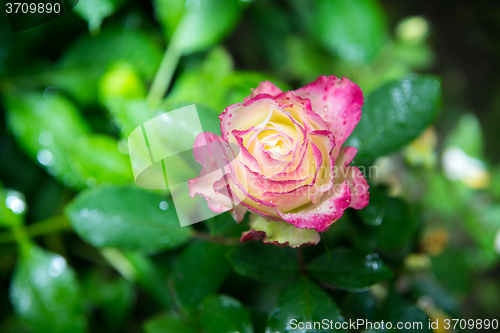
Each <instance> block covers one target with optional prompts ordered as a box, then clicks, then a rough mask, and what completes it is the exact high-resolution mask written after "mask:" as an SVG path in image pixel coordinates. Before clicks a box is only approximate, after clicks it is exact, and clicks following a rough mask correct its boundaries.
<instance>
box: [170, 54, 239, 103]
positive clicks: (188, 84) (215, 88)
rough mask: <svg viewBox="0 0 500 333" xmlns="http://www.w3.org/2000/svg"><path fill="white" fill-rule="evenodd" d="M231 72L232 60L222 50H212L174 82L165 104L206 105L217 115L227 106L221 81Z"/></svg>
mask: <svg viewBox="0 0 500 333" xmlns="http://www.w3.org/2000/svg"><path fill="white" fill-rule="evenodd" d="M232 71H233V59H232V58H231V55H230V54H229V53H228V52H227V51H226V50H225V49H223V48H221V47H217V48H214V49H213V50H212V51H211V52H210V53H209V54H208V56H207V57H206V59H204V61H203V62H202V63H201V64H200V66H197V67H194V68H192V69H190V70H188V71H186V72H184V73H182V74H181V75H180V76H179V78H178V79H177V80H176V81H175V84H174V86H173V87H172V91H171V92H170V93H169V95H168V97H167V99H166V102H168V103H182V102H192V103H197V104H204V105H207V106H209V107H211V108H213V109H215V110H218V113H220V112H222V111H223V110H224V108H225V107H226V106H227V105H225V103H226V94H227V87H225V86H224V85H223V84H222V81H223V79H224V78H225V77H226V76H227V75H229V74H230V73H231V72H232Z"/></svg>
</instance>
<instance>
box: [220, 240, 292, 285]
mask: <svg viewBox="0 0 500 333" xmlns="http://www.w3.org/2000/svg"><path fill="white" fill-rule="evenodd" d="M292 254H293V253H290V251H289V249H283V248H278V247H275V246H269V245H264V244H261V243H249V244H245V245H242V246H238V247H236V248H235V249H234V250H233V251H231V252H229V253H228V259H229V262H230V263H231V265H232V266H233V269H234V270H235V271H236V272H237V273H238V274H240V275H243V276H248V277H252V278H254V279H257V280H260V281H264V282H274V281H279V280H283V279H287V278H290V277H293V276H295V275H297V274H298V272H299V264H298V262H297V260H296V258H294V257H293V256H292Z"/></svg>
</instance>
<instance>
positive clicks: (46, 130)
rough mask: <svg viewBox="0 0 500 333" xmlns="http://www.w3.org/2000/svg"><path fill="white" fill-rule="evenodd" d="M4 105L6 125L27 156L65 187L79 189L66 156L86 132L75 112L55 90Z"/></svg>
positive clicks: (19, 97)
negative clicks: (36, 161)
mask: <svg viewBox="0 0 500 333" xmlns="http://www.w3.org/2000/svg"><path fill="white" fill-rule="evenodd" d="M5 102H6V104H5V106H6V109H7V123H8V125H9V127H10V129H11V131H12V133H13V134H14V136H15V137H16V139H17V141H18V142H19V143H20V145H21V146H22V147H23V149H24V150H25V151H26V152H27V154H28V155H29V156H30V157H31V158H33V159H35V160H38V162H39V163H40V164H41V165H42V166H43V167H44V168H45V169H46V170H47V172H48V173H49V174H51V175H53V176H55V177H57V178H58V179H59V180H60V181H62V182H64V184H65V185H66V186H68V187H73V186H77V187H82V186H83V182H82V181H80V180H79V179H78V177H77V175H76V174H75V172H74V171H73V170H72V168H71V167H72V165H71V164H72V163H71V161H70V159H69V156H68V155H69V151H70V148H71V146H72V144H73V143H74V142H75V141H76V140H77V139H78V138H79V137H80V136H82V135H84V134H86V133H87V132H88V131H89V129H88V125H87V123H86V122H85V121H84V119H83V118H82V117H81V115H80V113H79V112H78V110H77V108H76V107H75V106H74V105H73V104H72V103H71V102H70V101H69V100H67V99H65V98H63V97H62V96H59V94H58V92H57V89H55V88H53V89H52V90H51V89H47V90H46V91H45V93H43V94H42V93H24V94H22V95H15V96H14V95H13V96H8V97H7V98H6V100H5Z"/></svg>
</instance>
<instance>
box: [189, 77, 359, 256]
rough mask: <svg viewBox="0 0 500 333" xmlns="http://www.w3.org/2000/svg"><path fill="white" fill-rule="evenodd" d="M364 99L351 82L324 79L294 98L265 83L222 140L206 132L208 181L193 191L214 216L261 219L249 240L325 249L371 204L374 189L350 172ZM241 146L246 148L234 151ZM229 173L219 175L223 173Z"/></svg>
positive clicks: (226, 124) (231, 111)
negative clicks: (326, 235) (347, 214)
mask: <svg viewBox="0 0 500 333" xmlns="http://www.w3.org/2000/svg"><path fill="white" fill-rule="evenodd" d="M362 105H363V94H362V92H361V89H360V88H359V87H358V86H357V85H356V84H354V83H353V82H352V81H350V80H349V79H347V78H345V77H344V78H342V79H341V80H340V79H338V78H337V77H335V76H321V77H319V78H318V79H317V80H316V81H314V82H312V83H310V84H308V85H306V86H305V87H302V88H300V89H297V90H294V91H287V92H282V91H281V90H280V89H279V88H278V87H276V86H275V85H274V84H272V83H271V82H268V81H265V82H261V83H260V84H259V86H258V87H257V88H256V89H253V91H252V93H251V94H250V96H248V97H247V98H245V99H244V102H243V103H237V104H233V105H231V106H229V107H227V108H226V109H225V111H224V112H223V113H222V114H221V115H220V116H219V119H220V126H221V133H222V137H219V136H218V135H215V134H213V133H207V132H206V133H201V134H200V135H198V137H197V138H196V142H195V144H194V148H197V147H202V146H206V145H207V144H211V145H213V144H214V143H215V144H217V143H218V144H220V145H221V147H222V145H224V147H225V148H224V149H221V150H220V151H217V152H216V149H204V150H199V149H198V150H196V149H195V158H196V160H197V161H198V162H199V163H200V164H201V165H202V167H203V169H202V172H201V175H200V176H199V177H197V178H195V179H191V180H190V181H189V192H190V195H191V196H192V197H194V195H202V196H204V197H205V199H206V200H207V201H208V205H209V207H210V209H211V210H213V211H214V212H225V211H231V212H232V213H233V216H234V217H235V219H236V221H238V222H240V221H241V220H242V219H243V216H244V214H245V212H246V211H247V210H249V211H251V212H253V213H255V214H253V216H252V218H251V222H250V227H251V228H252V229H251V230H250V231H248V232H245V233H244V234H243V235H242V237H241V240H242V241H245V240H249V239H261V240H263V241H264V242H266V243H273V244H277V245H288V246H292V247H297V246H301V245H305V244H317V243H318V242H319V240H320V238H319V234H318V232H323V231H326V230H328V228H329V227H330V225H332V223H334V222H335V221H337V220H338V219H339V218H340V217H342V214H343V213H344V210H345V209H346V208H348V207H352V208H354V209H361V208H363V207H365V206H366V205H367V204H368V199H369V193H368V184H367V182H366V179H365V178H364V176H363V174H362V173H361V172H360V170H359V169H358V168H357V167H354V166H349V163H350V162H351V161H352V159H353V158H354V156H355V155H356V153H357V150H356V148H353V147H342V145H343V143H344V142H345V140H346V139H347V137H348V136H349V135H350V134H351V132H352V131H353V129H354V127H355V126H356V124H357V123H358V121H359V120H360V118H361V106H362ZM234 147H237V148H238V149H234ZM221 165H222V166H223V168H224V172H223V174H222V175H221V173H216V172H214V171H216V170H217V169H219V168H220V166H221Z"/></svg>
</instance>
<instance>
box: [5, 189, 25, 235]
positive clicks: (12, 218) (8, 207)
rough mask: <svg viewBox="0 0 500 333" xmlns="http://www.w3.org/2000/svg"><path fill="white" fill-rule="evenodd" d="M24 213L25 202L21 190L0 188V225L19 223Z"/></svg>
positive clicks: (21, 221)
mask: <svg viewBox="0 0 500 333" xmlns="http://www.w3.org/2000/svg"><path fill="white" fill-rule="evenodd" d="M25 213H26V202H25V199H24V195H23V194H22V193H21V192H17V191H13V190H9V189H3V188H0V227H8V228H13V227H16V226H18V225H21V224H22V223H23V221H24V214H25Z"/></svg>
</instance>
